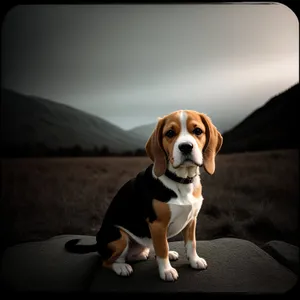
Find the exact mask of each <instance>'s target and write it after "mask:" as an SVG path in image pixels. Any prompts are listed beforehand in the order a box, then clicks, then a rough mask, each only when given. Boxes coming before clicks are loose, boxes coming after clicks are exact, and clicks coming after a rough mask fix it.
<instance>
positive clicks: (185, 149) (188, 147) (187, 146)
mask: <svg viewBox="0 0 300 300" xmlns="http://www.w3.org/2000/svg"><path fill="white" fill-rule="evenodd" d="M178 148H179V150H180V151H181V152H182V153H183V154H189V153H191V151H192V149H193V144H192V143H181V144H179V146H178Z"/></svg>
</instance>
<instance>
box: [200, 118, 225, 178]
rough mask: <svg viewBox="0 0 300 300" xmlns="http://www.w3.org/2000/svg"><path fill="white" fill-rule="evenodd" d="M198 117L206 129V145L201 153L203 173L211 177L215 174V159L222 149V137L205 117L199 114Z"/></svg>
mask: <svg viewBox="0 0 300 300" xmlns="http://www.w3.org/2000/svg"><path fill="white" fill-rule="evenodd" d="M200 117H201V119H202V121H203V123H204V125H205V129H206V132H205V134H206V145H205V146H204V151H203V166H204V169H205V171H206V172H207V173H208V174H210V175H212V174H213V173H214V172H215V157H216V155H217V153H218V152H219V151H220V149H221V147H222V144H223V137H222V135H221V133H220V132H219V131H218V130H217V128H216V127H215V126H214V125H213V123H212V121H211V119H210V118H209V117H208V116H207V115H205V114H200Z"/></svg>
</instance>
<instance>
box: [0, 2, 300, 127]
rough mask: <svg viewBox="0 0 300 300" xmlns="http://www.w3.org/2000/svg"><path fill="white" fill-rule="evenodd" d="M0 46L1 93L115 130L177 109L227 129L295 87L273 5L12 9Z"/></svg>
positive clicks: (292, 34)
mask: <svg viewBox="0 0 300 300" xmlns="http://www.w3.org/2000/svg"><path fill="white" fill-rule="evenodd" d="M1 36H2V43H1V45H2V49H1V50H2V51H1V54H2V57H1V72H2V74H1V75H2V76H1V78H2V86H3V87H6V88H11V89H14V90H16V91H19V92H22V93H26V94H31V95H36V96H41V97H45V98H48V99H51V100H54V101H56V102H62V103H65V104H68V105H70V106H73V107H76V108H79V109H82V110H84V111H86V112H89V113H93V114H95V115H97V116H100V117H103V118H105V119H106V120H109V121H111V122H113V123H114V124H116V125H118V126H120V127H122V128H124V129H130V128H132V127H135V126H138V125H142V124H147V123H153V122H156V120H157V117H159V116H163V115H164V114H167V113H170V112H171V111H173V110H177V109H194V110H198V111H201V112H205V113H207V114H208V115H210V116H211V118H212V119H213V120H215V122H216V124H217V125H219V126H221V127H222V129H227V128H226V127H228V126H229V127H230V126H232V125H233V123H236V122H238V121H240V120H242V119H243V118H244V117H245V116H246V115H248V114H249V113H250V112H251V111H252V110H254V109H256V108H257V107H258V106H261V105H263V104H264V103H265V102H266V101H267V100H268V99H269V98H271V97H272V96H274V95H275V94H277V93H279V92H282V91H283V90H285V89H287V88H289V87H290V86H292V85H294V84H295V83H297V82H298V81H299V24H298V19H297V17H296V15H295V14H294V13H293V12H292V11H291V10H290V9H289V8H288V7H286V6H284V5H282V4H272V5H254V4H252V5H247V4H241V3H237V4H230V5H229V4H220V5H209V4H206V5H204V4H193V5H190V4H181V5H174V4H170V5H162V4H160V5H145V4H143V5H129V4H126V5H103V4H100V5H78V6H76V5H72V6H71V5H32V6H31V5H26V6H17V7H15V8H13V9H12V10H11V11H10V12H9V13H8V14H7V16H6V19H5V21H4V23H3V26H2V34H1Z"/></svg>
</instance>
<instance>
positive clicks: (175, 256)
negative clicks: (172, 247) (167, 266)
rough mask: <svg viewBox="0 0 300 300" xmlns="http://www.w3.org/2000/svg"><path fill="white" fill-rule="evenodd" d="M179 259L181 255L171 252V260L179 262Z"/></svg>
mask: <svg viewBox="0 0 300 300" xmlns="http://www.w3.org/2000/svg"><path fill="white" fill-rule="evenodd" d="M178 258H179V254H178V252H176V251H169V260H177V259H178Z"/></svg>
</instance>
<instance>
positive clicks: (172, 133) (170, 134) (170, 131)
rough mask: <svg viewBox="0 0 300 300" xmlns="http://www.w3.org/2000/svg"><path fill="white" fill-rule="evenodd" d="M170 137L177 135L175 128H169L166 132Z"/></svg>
mask: <svg viewBox="0 0 300 300" xmlns="http://www.w3.org/2000/svg"><path fill="white" fill-rule="evenodd" d="M165 135H166V136H167V137H168V138H172V137H173V136H174V135H175V131H174V130H168V131H167V132H166V134H165Z"/></svg>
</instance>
